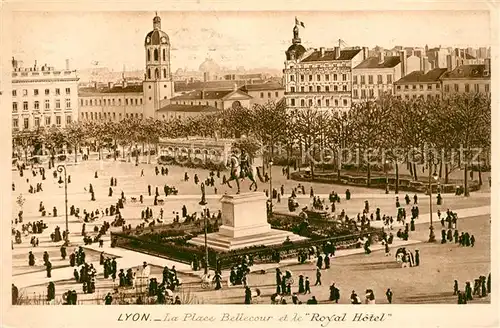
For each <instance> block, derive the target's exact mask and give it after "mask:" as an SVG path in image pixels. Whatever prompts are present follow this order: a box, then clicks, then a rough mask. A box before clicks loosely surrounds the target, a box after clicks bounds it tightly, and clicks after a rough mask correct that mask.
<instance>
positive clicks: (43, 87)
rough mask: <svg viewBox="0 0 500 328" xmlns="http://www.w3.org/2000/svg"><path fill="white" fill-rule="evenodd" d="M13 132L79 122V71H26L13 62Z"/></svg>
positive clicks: (31, 68) (67, 68)
mask: <svg viewBox="0 0 500 328" xmlns="http://www.w3.org/2000/svg"><path fill="white" fill-rule="evenodd" d="M12 69H13V71H12V129H13V130H14V131H22V130H33V129H37V128H39V127H51V126H56V127H62V128H64V127H65V126H66V125H67V124H70V123H71V122H73V121H76V120H78V76H77V74H76V71H75V70H70V69H69V62H68V61H66V68H65V69H62V70H56V69H54V68H53V67H49V66H47V65H44V66H42V67H38V66H37V65H36V63H35V65H34V66H33V67H22V62H19V61H17V60H15V59H14V58H13V59H12Z"/></svg>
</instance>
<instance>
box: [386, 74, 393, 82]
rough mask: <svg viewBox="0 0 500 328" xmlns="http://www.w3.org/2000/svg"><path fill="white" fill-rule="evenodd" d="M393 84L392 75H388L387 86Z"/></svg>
mask: <svg viewBox="0 0 500 328" xmlns="http://www.w3.org/2000/svg"><path fill="white" fill-rule="evenodd" d="M391 83H392V75H391V74H387V84H391Z"/></svg>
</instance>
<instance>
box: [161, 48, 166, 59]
mask: <svg viewBox="0 0 500 328" xmlns="http://www.w3.org/2000/svg"><path fill="white" fill-rule="evenodd" d="M162 57H163V61H166V60H167V51H166V50H165V49H163V53H162Z"/></svg>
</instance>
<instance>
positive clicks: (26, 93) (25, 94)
mask: <svg viewBox="0 0 500 328" xmlns="http://www.w3.org/2000/svg"><path fill="white" fill-rule="evenodd" d="M27 95H28V90H26V89H23V97H26V96H27Z"/></svg>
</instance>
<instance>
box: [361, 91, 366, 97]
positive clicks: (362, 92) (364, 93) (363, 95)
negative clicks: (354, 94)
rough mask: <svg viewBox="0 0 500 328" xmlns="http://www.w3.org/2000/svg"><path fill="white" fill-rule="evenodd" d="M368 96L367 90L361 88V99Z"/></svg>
mask: <svg viewBox="0 0 500 328" xmlns="http://www.w3.org/2000/svg"><path fill="white" fill-rule="evenodd" d="M365 98H366V90H365V89H363V90H361V99H365Z"/></svg>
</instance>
